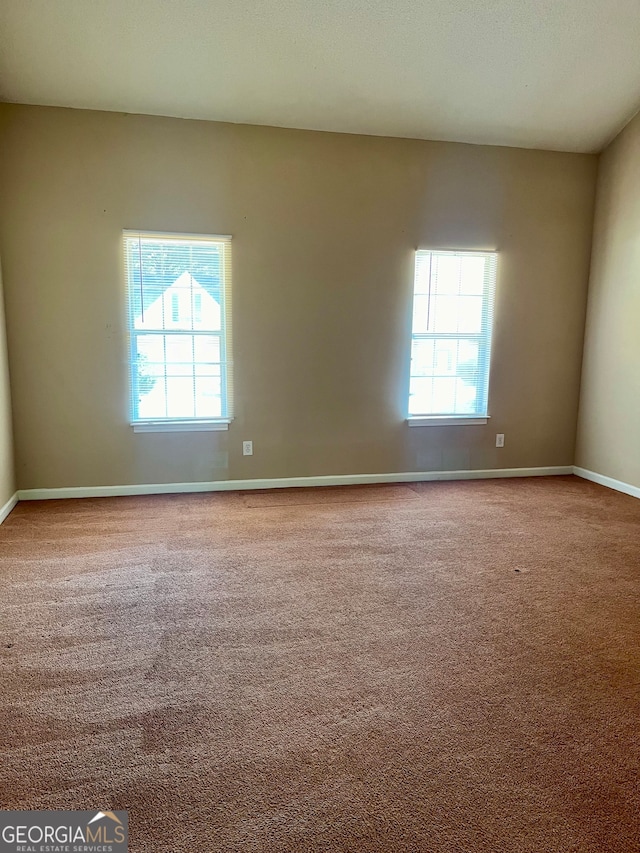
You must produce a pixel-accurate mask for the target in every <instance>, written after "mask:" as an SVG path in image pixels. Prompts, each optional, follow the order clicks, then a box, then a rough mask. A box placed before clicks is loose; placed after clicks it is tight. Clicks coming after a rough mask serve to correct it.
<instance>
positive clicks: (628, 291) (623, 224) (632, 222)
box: [576, 116, 640, 487]
mask: <svg viewBox="0 0 640 853" xmlns="http://www.w3.org/2000/svg"><path fill="white" fill-rule="evenodd" d="M639 441H640V116H637V117H636V118H635V119H634V120H633V121H632V122H631V123H630V124H629V125H627V127H626V128H625V130H623V131H622V133H621V134H620V135H619V136H618V137H617V138H616V139H615V140H614V142H613V143H612V144H611V145H610V146H609V147H608V148H607V149H606V150H605V151H604V152H603V154H602V155H601V159H600V168H599V175H598V194H597V205H596V215H595V225H594V234H593V259H592V268H591V282H590V286H589V303H588V313H587V324H586V334H585V349H584V364H583V378H582V393H581V399H580V418H579V428H578V445H577V450H576V465H578V466H580V467H582V468H587V469H588V470H590V471H594V472H596V473H598V474H603V475H605V476H607V477H613V478H614V479H616V480H622V481H623V482H625V483H628V484H630V485H632V486H636V487H640V444H639Z"/></svg>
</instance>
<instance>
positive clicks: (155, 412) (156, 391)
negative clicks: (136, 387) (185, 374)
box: [137, 365, 167, 420]
mask: <svg viewBox="0 0 640 853" xmlns="http://www.w3.org/2000/svg"><path fill="white" fill-rule="evenodd" d="M158 367H159V368H160V369H161V370H162V371H163V375H162V376H158V377H157V379H156V380H155V381H154V383H153V385H151V386H150V387H146V388H145V389H143V388H142V387H141V388H140V393H139V397H138V407H137V417H138V418H141V419H143V420H154V419H155V418H166V416H167V399H166V387H165V381H164V366H163V365H158Z"/></svg>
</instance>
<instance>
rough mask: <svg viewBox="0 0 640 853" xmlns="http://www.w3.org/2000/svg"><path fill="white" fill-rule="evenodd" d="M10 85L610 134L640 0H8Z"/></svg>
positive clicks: (317, 121)
mask: <svg viewBox="0 0 640 853" xmlns="http://www.w3.org/2000/svg"><path fill="white" fill-rule="evenodd" d="M0 100H6V101H17V102H21V103H29V104H50V105H58V106H68V107H80V108H87V109H100V110H117V111H123V112H135V113H150V114H157V115H169V116H181V117H185V118H199V119H215V120H220V121H232V122H246V123H251V124H269V125H279V126H284V127H299V128H314V129H319V130H334V131H343V132H350V133H367V134H375V135H390V136H409V137H418V138H426V139H447V140H457V141H462V142H477V143H493V144H501V145H516V146H524V147H532V148H552V149H560V150H568V151H594V150H598V149H600V148H601V147H602V146H603V145H604V144H605V143H606V142H607V141H608V140H609V139H610V138H611V136H612V135H613V134H615V132H616V131H618V130H619V129H620V128H621V127H622V126H623V125H624V123H625V121H626V120H627V119H629V118H630V116H631V115H632V114H633V112H635V110H636V109H637V107H638V105H639V104H640V2H639V0H262V1H261V0H226V1H225V2H224V3H223V2H220V0H0Z"/></svg>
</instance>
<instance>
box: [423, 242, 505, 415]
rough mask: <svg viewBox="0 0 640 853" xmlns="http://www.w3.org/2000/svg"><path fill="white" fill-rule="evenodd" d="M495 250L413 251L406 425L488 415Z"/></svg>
mask: <svg viewBox="0 0 640 853" xmlns="http://www.w3.org/2000/svg"><path fill="white" fill-rule="evenodd" d="M495 279H496V254H495V252H444V251H427V250H423V249H420V250H418V252H416V266H415V281H414V295H413V333H412V339H411V378H410V385H409V423H411V422H412V419H413V420H414V422H415V423H420V421H423V422H427V423H428V422H435V423H442V422H443V421H444V422H446V421H447V420H448V419H450V418H451V419H455V421H456V422H457V421H461V422H463V423H464V421H465V420H467V422H468V421H469V420H472V419H474V418H477V419H486V417H487V397H488V390H489V361H490V355H491V327H492V319H493V294H494V289H495Z"/></svg>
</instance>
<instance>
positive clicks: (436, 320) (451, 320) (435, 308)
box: [416, 296, 460, 333]
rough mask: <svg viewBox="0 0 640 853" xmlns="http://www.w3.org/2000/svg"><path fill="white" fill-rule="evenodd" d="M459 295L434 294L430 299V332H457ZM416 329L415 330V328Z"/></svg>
mask: <svg viewBox="0 0 640 853" xmlns="http://www.w3.org/2000/svg"><path fill="white" fill-rule="evenodd" d="M459 300H460V297H459V296H435V297H433V299H432V300H431V319H430V327H429V331H430V332H449V333H451V332H457V331H458V310H459ZM416 331H417V330H416Z"/></svg>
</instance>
